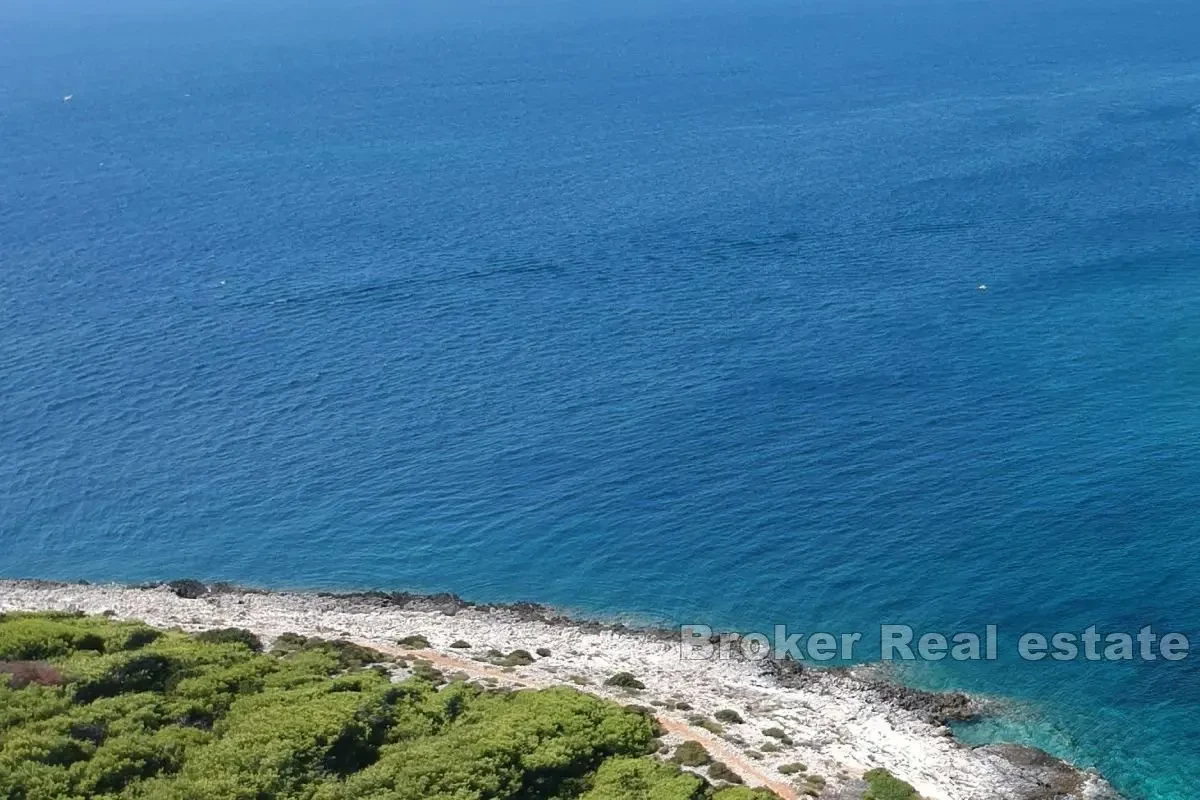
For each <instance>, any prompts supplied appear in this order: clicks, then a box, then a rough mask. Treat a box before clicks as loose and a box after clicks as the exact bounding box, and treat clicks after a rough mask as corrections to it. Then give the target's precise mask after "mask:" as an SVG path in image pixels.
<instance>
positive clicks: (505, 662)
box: [499, 650, 533, 667]
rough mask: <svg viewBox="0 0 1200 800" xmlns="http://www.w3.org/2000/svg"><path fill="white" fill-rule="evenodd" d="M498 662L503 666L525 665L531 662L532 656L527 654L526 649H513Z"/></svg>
mask: <svg viewBox="0 0 1200 800" xmlns="http://www.w3.org/2000/svg"><path fill="white" fill-rule="evenodd" d="M499 663H500V666H503V667H526V666H529V665H530V664H532V663H533V656H531V655H529V651H528V650H513V651H512V652H511V653H509V654H508V655H506V656H504V658H502V659H501V660H500V662H499Z"/></svg>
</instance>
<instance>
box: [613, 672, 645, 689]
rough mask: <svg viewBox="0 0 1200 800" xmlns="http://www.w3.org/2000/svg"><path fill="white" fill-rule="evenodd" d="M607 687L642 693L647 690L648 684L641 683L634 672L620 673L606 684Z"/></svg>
mask: <svg viewBox="0 0 1200 800" xmlns="http://www.w3.org/2000/svg"><path fill="white" fill-rule="evenodd" d="M604 685H605V686H616V687H617V688H620V689H633V690H636V691H641V690H642V689H645V688H646V684H644V683H642V682H641V681H639V680H638V679H637V678H636V677H635V676H634V674H633V673H632V672H618V673H616V674H615V675H612V676H611V677H609V679H608V680H606V681H605V682H604Z"/></svg>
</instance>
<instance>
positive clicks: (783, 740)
mask: <svg viewBox="0 0 1200 800" xmlns="http://www.w3.org/2000/svg"><path fill="white" fill-rule="evenodd" d="M763 736H770V737H771V738H772V739H778V740H779V743H780V744H786V745H792V744H795V742H793V741H792V737H790V736H788V735H787V734H786V733H784V732H783V728H766V729H765V730H763Z"/></svg>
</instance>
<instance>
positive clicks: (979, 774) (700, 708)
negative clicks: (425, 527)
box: [0, 580, 1118, 800]
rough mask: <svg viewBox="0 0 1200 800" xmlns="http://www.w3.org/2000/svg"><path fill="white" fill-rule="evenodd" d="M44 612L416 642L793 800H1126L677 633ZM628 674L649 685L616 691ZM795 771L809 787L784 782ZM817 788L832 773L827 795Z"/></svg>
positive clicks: (347, 608) (112, 608) (51, 596)
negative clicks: (705, 754) (637, 723)
mask: <svg viewBox="0 0 1200 800" xmlns="http://www.w3.org/2000/svg"><path fill="white" fill-rule="evenodd" d="M46 610H57V611H81V612H84V613H89V614H107V615H110V616H114V617H118V618H123V619H139V620H141V621H143V622H146V623H147V624H150V625H153V626H156V627H164V628H171V627H178V628H182V629H184V630H188V631H200V630H205V629H211V628H222V627H240V628H245V629H248V630H250V631H253V632H254V633H255V634H257V635H259V636H261V637H262V638H263V639H264V640H267V641H269V640H273V639H276V638H278V637H279V636H281V635H283V634H285V633H295V634H300V635H304V636H322V637H327V638H340V639H346V640H349V641H353V642H355V643H359V644H363V645H366V646H370V647H374V648H376V649H379V650H381V651H382V652H389V651H394V650H395V649H396V648H397V646H398V642H400V641H401V640H402V639H405V638H406V637H408V638H410V639H411V638H412V637H419V639H420V640H421V641H422V646H421V648H420V649H421V654H422V655H423V656H425V657H427V658H431V659H433V660H435V661H436V662H437V663H438V664H439V666H441V667H444V668H449V669H451V670H455V671H460V672H463V673H466V674H467V675H469V676H472V677H483V678H485V679H487V680H489V681H492V682H495V683H498V684H501V685H510V686H512V687H514V688H523V687H531V688H532V687H541V686H548V685H553V684H561V683H568V684H572V685H575V686H577V687H579V688H580V689H581V690H584V691H589V692H593V693H595V694H598V695H602V696H606V697H610V698H612V699H616V700H619V701H622V702H626V703H629V702H635V703H637V704H641V705H645V706H647V707H648V708H652V709H653V711H654V713H655V714H656V715H657V716H658V717H659V719H660V721H661V722H662V723H663V724H664V727H665V728H666V729H667V731H668V732H669V734H668V735H669V737H672V738H674V739H677V740H684V739H689V738H692V739H697V740H699V741H701V742H702V743H703V744H704V745H705V746H707V747H709V748H710V749H712V748H715V749H717V750H718V751H720V752H721V753H722V754H723V756H724V758H725V760H726V761H727V762H728V763H729V764H730V765H731V766H732V767H733V768H734V769H735V770H736V771H738V772H739V773H740V774H741V777H742V778H743V779H744V780H745V782H746V783H747V784H749V785H761V786H766V787H768V788H771V789H773V790H774V791H776V792H777V793H778V794H779V795H780V796H782V797H785V798H789V797H791V798H796V797H801V796H805V795H811V792H812V791H816V790H818V789H819V796H821V797H825V798H833V800H857V798H859V797H861V796H862V791H863V789H864V788H865V784H863V782H862V780H861V779H862V775H863V774H864V773H865V772H866V771H868V770H871V769H875V768H878V767H882V768H885V769H887V770H889V771H890V772H892V773H893V774H895V775H897V776H898V777H900V778H902V779H903V780H905V781H908V782H909V783H911V784H912V785H913V786H914V787H916V789H917V790H918V791H919V792H920V793H921V796H922V797H924V798H926V799H927V800H1112V799H1113V798H1117V797H1118V795H1117V794H1116V792H1115V791H1114V790H1113V789H1112V788H1111V787H1110V786H1109V785H1108V784H1107V783H1106V782H1105V781H1104V780H1103V778H1101V777H1100V776H1099V775H1096V774H1095V773H1093V772H1090V771H1085V770H1081V769H1078V768H1076V767H1074V766H1072V765H1070V764H1067V763H1066V762H1063V761H1061V760H1059V759H1056V758H1054V757H1052V756H1050V755H1048V754H1046V753H1043V752H1042V751H1039V750H1035V749H1032V748H1027V747H1021V746H1017V745H1009V744H997V745H987V746H983V747H969V746H967V745H965V744H962V743H960V742H958V741H956V740H955V739H954V737H953V734H952V732H951V730H950V728H949V727H947V723H949V722H953V721H958V720H965V719H971V718H973V717H976V716H978V715H980V714H983V713H985V712H986V706H985V704H982V703H981V702H980V701H979V700H978V699H976V698H973V697H971V696H969V695H965V694H961V693H936V692H926V691H921V690H918V689H914V688H911V687H907V686H904V685H902V684H900V683H897V682H895V681H894V680H891V679H890V678H889V677H888V675H887V674H886V673H884V672H882V671H881V670H878V669H874V668H871V667H856V668H818V669H813V668H807V667H804V666H802V665H801V664H799V663H797V662H794V661H790V660H784V661H781V660H774V659H765V660H760V661H748V660H733V659H714V660H704V661H698V660H685V659H682V658H681V657H680V649H679V631H678V630H677V629H665V628H655V627H646V628H641V627H634V626H631V625H627V624H624V623H621V622H612V621H600V620H586V619H577V618H574V617H571V616H569V615H566V614H563V613H561V612H559V611H557V610H555V609H553V608H550V607H548V606H543V605H539V604H535V603H516V604H507V605H491V604H477V603H472V602H470V601H467V600H464V599H462V598H460V597H458V596H457V595H453V594H435V595H421V594H412V593H408V592H377V591H372V592H359V593H350V594H334V593H298V592H271V591H264V590H259V589H253V588H246V587H239V586H234V585H231V584H220V583H218V584H211V585H207V584H204V583H201V582H199V581H194V580H179V581H171V582H168V583H163V584H152V585H141V586H121V585H91V584H85V583H60V582H52V581H38V580H4V581H0V613H3V612H7V611H46ZM464 645H465V647H464ZM410 650H411V646H410ZM516 651H521V652H527V653H533V652H537V653H538V654H539V656H538V657H537V658H535V659H530V662H531V663H527V664H526V663H523V664H515V665H504V666H500V667H499V668H498V667H497V664H496V662H495V660H494V659H489V658H488V657H486V656H483V655H481V654H483V653H502V652H516ZM543 654H545V655H543ZM621 673H628V674H629V675H631V676H634V677H635V678H636V683H637V684H638V685H641V686H642V687H643V688H641V689H633V688H628V687H626V688H622V687H620V686H614V685H610V684H609V682H610V680H611V678H612V676H614V675H617V674H621ZM721 719H725V720H726V722H719V721H718V720H721ZM798 763H802V764H804V765H805V772H806V773H807V775H808V776H809V778H808V779H806V780H809V782H808V783H805V782H804V781H802V780H797V779H796V777H795V774H794V770H792V771H789V769H788V768H789V767H790V766H792V765H795V764H798ZM813 775H820V776H821V782H820V784H819V785H818V784H816V783H813V782H812V781H811V776H813Z"/></svg>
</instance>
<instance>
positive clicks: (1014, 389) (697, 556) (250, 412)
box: [0, 0, 1200, 800]
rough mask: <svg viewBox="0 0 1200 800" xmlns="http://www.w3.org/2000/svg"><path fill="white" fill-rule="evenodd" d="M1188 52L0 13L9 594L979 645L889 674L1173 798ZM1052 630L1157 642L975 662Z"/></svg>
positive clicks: (725, 20)
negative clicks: (933, 635)
mask: <svg viewBox="0 0 1200 800" xmlns="http://www.w3.org/2000/svg"><path fill="white" fill-rule="evenodd" d="M1198 43H1200V4H1197V3H1196V2H1195V0H1153V2H1151V1H1150V0H1039V1H1038V2H1034V1H1033V0H1011V1H1009V2H978V1H976V0H957V1H954V2H951V1H950V0H793V1H792V2H764V1H763V0H749V2H732V1H730V2H724V1H723V0H718V1H717V2H714V1H713V0H699V2H677V1H676V0H651V2H639V3H636V4H633V3H628V2H626V0H617V1H616V2H615V3H613V2H605V3H582V2H578V0H558V1H556V2H551V0H493V1H492V2H485V0H449V1H448V2H437V3H430V2H425V0H415V1H414V2H407V0H395V1H393V2H382V0H339V2H334V0H297V1H296V2H286V3H285V2H282V0H239V2H233V1H232V0H205V1H204V2H201V0H167V1H164V0H154V2H151V1H150V0H136V1H135V0H98V1H95V2H93V1H92V0H89V2H83V0H37V2H33V0H5V1H4V2H3V3H2V4H0V575H2V576H6V577H18V576H20V577H43V578H58V579H86V580H91V581H98V580H120V581H140V580H147V579H161V578H173V577H181V576H190V577H198V578H206V579H224V580H231V581H237V582H243V583H249V584H255V585H262V586H271V587H292V588H342V589H349V588H370V587H380V588H395V589H399V588H404V589H413V590H431V591H442V590H446V591H454V592H457V593H460V594H462V595H464V596H466V597H468V598H471V599H477V600H486V601H504V600H518V599H529V600H536V601H541V602H546V603H552V604H557V605H560V606H564V607H566V608H570V609H573V610H576V611H578V612H581V613H587V614H600V615H629V616H633V617H635V618H640V619H647V620H657V621H667V622H707V623H709V624H712V625H714V626H731V627H737V628H740V629H747V630H765V631H767V632H770V631H771V630H772V629H773V626H774V625H775V624H786V625H788V626H789V627H790V629H791V630H792V631H810V632H811V631H832V632H851V631H860V632H865V634H866V636H865V641H868V642H869V641H870V640H871V638H872V637H873V636H875V637H876V638H877V633H872V632H873V631H875V632H877V631H878V629H879V626H880V625H881V624H884V623H903V624H909V625H912V626H914V627H916V628H917V629H918V632H921V631H942V632H946V633H953V632H958V631H963V630H968V631H978V632H980V633H982V632H983V630H984V626H986V625H988V624H994V625H997V626H998V628H999V631H1000V658H999V659H998V660H997V661H995V662H970V663H957V662H955V663H952V662H949V661H944V662H940V663H922V664H911V665H907V666H906V668H905V669H904V672H905V674H906V675H907V676H908V678H909V679H910V680H913V681H916V682H918V683H921V684H924V685H930V686H938V687H956V688H963V689H967V690H972V691H977V692H983V693H986V694H990V695H995V696H996V697H1001V698H1007V706H1006V711H1005V714H1004V715H1003V716H1002V717H1001V718H999V719H997V720H994V721H990V722H988V723H985V724H981V725H975V726H971V727H970V728H968V729H966V730H964V731H963V733H964V735H965V736H968V737H971V738H972V739H973V740H987V739H1016V740H1019V741H1024V742H1029V743H1033V744H1037V745H1040V746H1043V747H1047V748H1049V749H1050V750H1051V751H1053V752H1055V753H1056V754H1058V755H1061V756H1065V757H1067V758H1070V759H1072V760H1075V761H1077V762H1079V763H1082V764H1085V765H1089V766H1094V767H1096V768H1098V769H1099V770H1101V771H1102V772H1103V773H1104V774H1105V775H1107V776H1108V777H1109V778H1110V779H1111V780H1112V781H1113V782H1114V783H1115V784H1116V785H1117V786H1118V787H1119V788H1120V789H1121V790H1123V791H1124V792H1126V793H1127V794H1128V796H1129V797H1131V798H1135V799H1136V800H1194V798H1195V797H1196V792H1197V789H1196V787H1197V786H1198V785H1200V610H1198V606H1197V602H1198V601H1200V546H1198V541H1200V44H1198ZM67 96H70V99H69V100H64V98H66V97H67ZM983 286H986V290H984V289H983V288H981V287H983ZM1089 625H1097V626H1098V627H1099V629H1100V631H1101V632H1111V631H1124V632H1130V633H1136V632H1137V631H1138V630H1139V629H1140V628H1141V627H1143V626H1145V625H1154V626H1155V629H1156V630H1157V631H1159V632H1170V631H1181V632H1185V633H1187V634H1188V635H1189V636H1191V637H1192V638H1193V639H1194V640H1195V646H1196V653H1195V655H1194V656H1193V657H1192V658H1189V659H1185V660H1183V661H1179V662H1165V661H1163V660H1161V659H1159V660H1158V661H1156V662H1153V663H1151V662H1143V661H1140V660H1139V661H1133V662H1121V663H1111V662H1091V661H1087V660H1086V659H1081V660H1077V661H1072V662H1054V661H1050V660H1046V661H1043V662H1039V663H1033V662H1026V661H1023V660H1021V659H1019V658H1016V657H1015V655H1014V653H1015V652H1016V642H1017V637H1018V636H1019V635H1020V634H1021V633H1023V632H1026V631H1041V632H1045V633H1053V632H1082V631H1083V630H1084V629H1085V628H1087V627H1088V626H1089ZM868 650H869V648H868ZM871 656H872V654H871V653H870V652H864V653H863V654H862V657H864V658H870V657H871Z"/></svg>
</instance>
